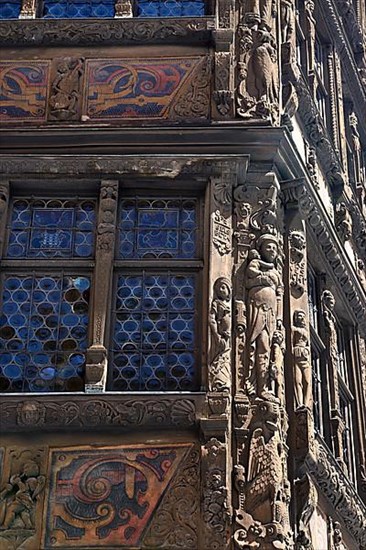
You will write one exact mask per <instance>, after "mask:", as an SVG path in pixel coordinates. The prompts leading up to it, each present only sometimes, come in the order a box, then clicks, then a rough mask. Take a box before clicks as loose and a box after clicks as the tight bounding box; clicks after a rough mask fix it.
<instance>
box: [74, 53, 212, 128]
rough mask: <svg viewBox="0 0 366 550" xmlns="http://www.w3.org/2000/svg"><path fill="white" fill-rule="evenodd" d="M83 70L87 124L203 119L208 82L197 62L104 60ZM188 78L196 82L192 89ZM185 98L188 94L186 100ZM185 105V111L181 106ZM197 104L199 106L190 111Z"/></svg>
mask: <svg viewBox="0 0 366 550" xmlns="http://www.w3.org/2000/svg"><path fill="white" fill-rule="evenodd" d="M86 65H87V67H86V82H87V90H88V92H87V95H86V97H85V107H84V112H85V116H87V117H88V118H89V119H90V120H95V121H97V120H100V121H102V120H118V119H139V118H141V119H147V118H163V119H168V118H173V119H177V118H183V117H187V116H188V117H201V116H207V115H208V106H209V97H208V86H209V79H204V81H202V71H203V70H204V64H203V60H202V58H181V59H163V60H159V61H157V60H143V59H141V60H136V59H134V60H131V59H114V60H111V59H108V60H107V59H106V60H95V61H94V60H93V61H88V62H87V64H86ZM192 79H197V80H196V82H195V83H194V84H193V81H192ZM200 79H201V81H200ZM192 86H193V87H192ZM197 86H198V87H197ZM196 88H197V89H196ZM195 90H196V91H195ZM185 93H187V94H190V98H189V99H188V98H187V97H186V96H185ZM187 101H190V106H189V105H188V104H187V105H185V102H187ZM198 101H199V102H200V107H199V108H197V111H196V112H195V110H194V105H195V104H196V102H198ZM184 105H185V106H184Z"/></svg>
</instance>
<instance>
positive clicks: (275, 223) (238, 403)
mask: <svg viewBox="0 0 366 550" xmlns="http://www.w3.org/2000/svg"><path fill="white" fill-rule="evenodd" d="M247 180H248V181H247V182H246V183H245V185H242V186H240V185H239V186H238V187H237V188H236V189H235V193H234V198H235V209H234V212H235V226H234V235H235V266H234V293H235V296H234V304H235V312H236V316H235V330H234V334H235V345H234V360H235V383H236V387H235V395H234V411H235V419H234V426H235V450H234V453H233V456H234V461H235V463H234V471H233V475H234V487H235V495H234V509H235V510H234V533H233V539H234V547H235V548H237V549H249V548H259V547H260V548H263V549H264V550H272V549H274V548H283V549H285V548H292V535H291V528H290V522H289V502H290V485H289V482H288V480H287V445H286V434H287V414H286V410H285V395H284V370H283V369H284V340H285V334H284V328H283V323H282V318H283V304H282V298H283V290H282V289H283V273H282V271H283V269H282V265H283V249H282V248H283V247H282V241H281V236H280V232H279V218H280V209H279V201H278V190H279V185H278V181H277V178H276V176H275V174H274V173H272V172H269V173H265V172H259V171H258V172H252V173H249V174H248V178H247Z"/></svg>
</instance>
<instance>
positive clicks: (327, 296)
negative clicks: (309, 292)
mask: <svg viewBox="0 0 366 550" xmlns="http://www.w3.org/2000/svg"><path fill="white" fill-rule="evenodd" d="M323 300H324V303H325V305H326V306H327V307H328V308H329V309H331V310H333V309H334V306H335V299H334V296H333V294H332V293H331V292H324V294H323Z"/></svg>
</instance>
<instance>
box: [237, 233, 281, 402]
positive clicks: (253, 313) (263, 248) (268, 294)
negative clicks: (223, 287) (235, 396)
mask: <svg viewBox="0 0 366 550" xmlns="http://www.w3.org/2000/svg"><path fill="white" fill-rule="evenodd" d="M257 248H258V250H252V251H251V252H250V261H249V264H248V266H247V269H246V278H245V282H246V288H247V290H248V338H247V342H248V345H249V380H248V382H249V388H248V389H249V391H250V393H255V394H256V395H257V397H260V398H262V399H269V400H272V401H273V400H274V399H275V397H274V395H273V393H272V391H271V388H270V356H271V349H272V339H273V335H274V333H275V330H276V329H281V326H282V324H281V321H280V308H279V302H280V299H281V291H282V286H281V280H280V274H279V272H278V270H277V267H276V263H277V257H278V244H277V239H276V237H275V236H274V235H272V234H270V233H265V234H263V235H261V236H260V237H259V239H258V241H257ZM253 390H254V391H253Z"/></svg>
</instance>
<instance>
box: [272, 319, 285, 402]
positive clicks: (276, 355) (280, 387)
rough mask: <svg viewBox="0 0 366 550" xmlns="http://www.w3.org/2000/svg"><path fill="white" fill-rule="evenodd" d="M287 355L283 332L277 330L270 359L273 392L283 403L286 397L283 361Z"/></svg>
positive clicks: (274, 334)
mask: <svg viewBox="0 0 366 550" xmlns="http://www.w3.org/2000/svg"><path fill="white" fill-rule="evenodd" d="M284 355H285V338H284V334H283V331H282V330H275V331H274V333H273V338H272V350H271V359H270V382H271V391H272V392H273V393H274V394H275V396H276V397H278V398H279V400H280V401H281V402H282V401H283V399H284V395H285V379H284V373H283V360H284Z"/></svg>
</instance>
